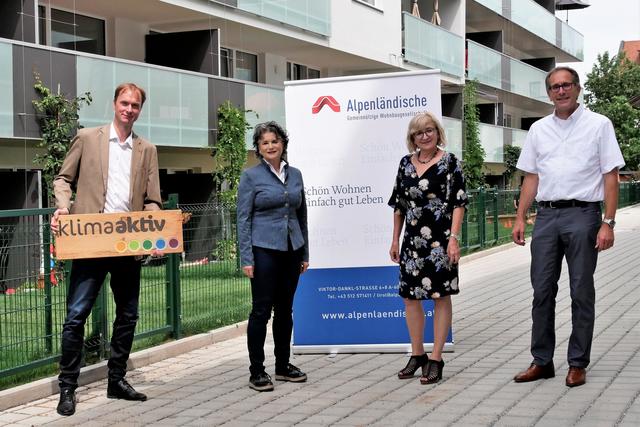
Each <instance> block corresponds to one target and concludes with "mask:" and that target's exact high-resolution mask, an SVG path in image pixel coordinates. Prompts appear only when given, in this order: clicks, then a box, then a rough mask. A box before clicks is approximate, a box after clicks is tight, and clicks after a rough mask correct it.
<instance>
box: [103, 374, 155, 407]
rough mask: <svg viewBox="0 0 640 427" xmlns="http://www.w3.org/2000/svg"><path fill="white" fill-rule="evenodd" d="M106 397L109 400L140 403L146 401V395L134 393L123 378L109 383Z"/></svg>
mask: <svg viewBox="0 0 640 427" xmlns="http://www.w3.org/2000/svg"><path fill="white" fill-rule="evenodd" d="M107 397H108V398H109V399H124V400H139V401H141V402H144V401H145V400H147V395H146V394H142V393H138V392H137V391H135V389H134V388H133V387H131V384H129V383H128V382H127V380H125V379H124V378H121V379H119V380H117V381H109V385H108V386H107Z"/></svg>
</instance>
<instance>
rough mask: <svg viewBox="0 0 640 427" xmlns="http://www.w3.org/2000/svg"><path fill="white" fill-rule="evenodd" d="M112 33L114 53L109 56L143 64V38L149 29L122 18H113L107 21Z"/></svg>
mask: <svg viewBox="0 0 640 427" xmlns="http://www.w3.org/2000/svg"><path fill="white" fill-rule="evenodd" d="M109 21H110V22H109V23H110V24H112V25H110V29H111V32H112V35H113V36H112V37H109V39H110V40H113V44H112V46H113V48H114V49H115V51H113V53H112V52H109V55H113V56H116V57H118V58H123V59H130V60H132V61H140V62H144V51H145V49H144V36H145V35H146V34H148V32H149V28H148V27H147V25H145V24H139V23H137V22H134V21H130V20H128V19H124V18H113V19H110V20H109Z"/></svg>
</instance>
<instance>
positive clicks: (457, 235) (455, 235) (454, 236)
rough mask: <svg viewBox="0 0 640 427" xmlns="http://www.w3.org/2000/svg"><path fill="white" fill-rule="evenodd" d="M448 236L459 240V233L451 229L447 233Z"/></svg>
mask: <svg viewBox="0 0 640 427" xmlns="http://www.w3.org/2000/svg"><path fill="white" fill-rule="evenodd" d="M449 237H453V238H454V239H456V240H457V241H458V242H459V241H460V235H459V234H456V233H454V232H453V231H452V232H451V233H449Z"/></svg>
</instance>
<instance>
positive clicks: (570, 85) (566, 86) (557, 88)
mask: <svg viewBox="0 0 640 427" xmlns="http://www.w3.org/2000/svg"><path fill="white" fill-rule="evenodd" d="M574 86H575V83H573V82H566V83H560V84H557V85H553V86H549V90H550V91H552V92H560V88H562V90H564V91H565V92H566V91H568V90H569V89H571V88H573V87H574Z"/></svg>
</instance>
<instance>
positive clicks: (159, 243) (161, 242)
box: [156, 239, 167, 250]
mask: <svg viewBox="0 0 640 427" xmlns="http://www.w3.org/2000/svg"><path fill="white" fill-rule="evenodd" d="M165 246H167V242H165V241H164V239H158V240H156V248H158V249H159V250H163V249H164V248H165Z"/></svg>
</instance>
